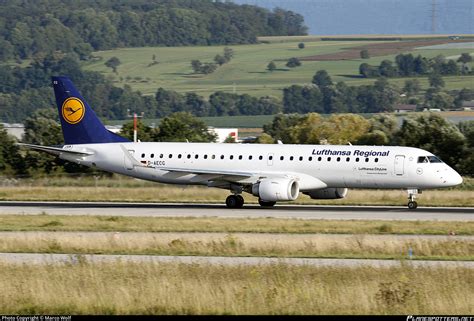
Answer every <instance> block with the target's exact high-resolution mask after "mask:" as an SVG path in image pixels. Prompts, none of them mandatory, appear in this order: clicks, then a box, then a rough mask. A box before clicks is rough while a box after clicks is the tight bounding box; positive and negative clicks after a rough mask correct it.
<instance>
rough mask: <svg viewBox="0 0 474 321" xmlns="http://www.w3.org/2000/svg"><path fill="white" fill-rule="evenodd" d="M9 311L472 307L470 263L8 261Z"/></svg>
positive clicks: (4, 298) (3, 279) (462, 310)
mask: <svg viewBox="0 0 474 321" xmlns="http://www.w3.org/2000/svg"><path fill="white" fill-rule="evenodd" d="M0 269H1V270H2V273H1V274H0V287H1V288H2V291H0V311H2V313H4V314H28V315H34V314H62V315H64V314H65V315H68V314H101V315H104V314H153V315H157V314H189V315H193V314H227V315H228V314H239V315H242V314H249V315H252V314H259V315H268V314H324V315H328V314H358V315H364V314H384V315H385V314H388V315H390V314H405V315H412V314H415V315H427V314H429V315H433V314H434V315H439V314H443V315H468V314H469V315H470V314H472V312H473V308H472V302H473V301H474V297H473V291H472V288H474V274H473V273H472V270H471V269H467V268H413V267H410V266H409V265H408V264H403V265H402V267H397V268H380V269H376V268H372V267H358V268H345V267H311V266H291V265H285V264H275V265H258V266H212V265H206V264H193V265H187V264H175V263H173V264H153V263H139V264H136V263H120V262H117V263H104V264H89V263H87V262H82V263H79V264H76V265H60V264H57V265H26V264H25V265H18V264H1V265H0Z"/></svg>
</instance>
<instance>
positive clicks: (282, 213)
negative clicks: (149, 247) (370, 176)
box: [0, 201, 474, 221]
mask: <svg viewBox="0 0 474 321" xmlns="http://www.w3.org/2000/svg"><path fill="white" fill-rule="evenodd" d="M8 214H32V215H40V214H48V215H107V216H153V217H177V216H179V217H205V216H211V217H221V218H242V217H251V218H263V217H273V218H297V219H337V220H404V221H405V220H421V221H423V220H439V221H473V220H474V208H472V207H469V208H466V207H464V208H461V207H418V209H416V210H408V209H407V208H406V207H402V206H330V205H328V206H322V205H318V206H314V205H277V206H275V207H274V208H261V207H260V206H258V205H245V206H244V208H241V209H228V208H226V207H225V205H220V204H217V205H216V204H175V203H107V202H94V203H92V202H16V201H15V202H8V201H4V202H0V215H8Z"/></svg>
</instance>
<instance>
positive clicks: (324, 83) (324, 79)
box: [312, 70, 333, 88]
mask: <svg viewBox="0 0 474 321" xmlns="http://www.w3.org/2000/svg"><path fill="white" fill-rule="evenodd" d="M312 83H313V84H315V85H317V86H318V87H319V88H323V87H328V86H332V85H333V83H332V80H331V77H330V76H329V74H328V72H327V71H326V70H319V71H317V72H316V74H315V75H314V76H313V81H312Z"/></svg>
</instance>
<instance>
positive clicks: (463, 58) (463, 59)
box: [457, 52, 472, 64]
mask: <svg viewBox="0 0 474 321" xmlns="http://www.w3.org/2000/svg"><path fill="white" fill-rule="evenodd" d="M457 61H458V62H460V63H462V64H467V63H469V62H471V61H472V56H471V55H470V54H469V53H467V52H463V53H462V54H461V56H460V57H459V58H458V60H457Z"/></svg>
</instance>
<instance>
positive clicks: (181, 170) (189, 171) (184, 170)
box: [157, 166, 255, 178]
mask: <svg viewBox="0 0 474 321" xmlns="http://www.w3.org/2000/svg"><path fill="white" fill-rule="evenodd" d="M157 169H160V170H163V171H168V172H174V173H187V174H196V175H200V174H206V175H217V176H240V177H242V178H248V177H252V176H255V175H254V174H253V173H246V172H238V171H235V172H234V171H216V170H209V169H188V168H175V167H161V166H160V167H157Z"/></svg>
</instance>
